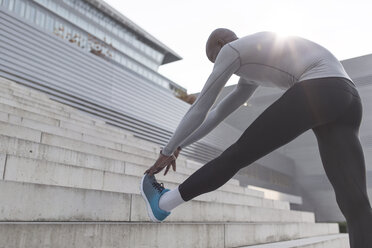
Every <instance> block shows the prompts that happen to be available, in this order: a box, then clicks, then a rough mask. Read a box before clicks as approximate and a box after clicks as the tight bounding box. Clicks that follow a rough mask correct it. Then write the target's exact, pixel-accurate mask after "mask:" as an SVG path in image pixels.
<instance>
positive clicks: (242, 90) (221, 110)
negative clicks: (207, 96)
mask: <svg viewBox="0 0 372 248" xmlns="http://www.w3.org/2000/svg"><path fill="white" fill-rule="evenodd" d="M257 87H258V85H257V84H250V83H248V82H247V81H246V80H245V79H243V78H240V80H239V82H238V84H237V85H236V87H235V89H234V90H233V91H231V92H230V93H229V94H228V95H227V96H225V97H224V98H223V99H222V100H221V102H219V103H218V105H217V106H216V107H214V108H213V109H212V110H211V111H210V112H209V113H208V115H207V118H206V119H205V121H204V122H203V123H202V124H201V125H200V127H199V128H198V129H197V130H196V131H195V132H193V133H192V134H191V135H190V136H188V137H187V139H185V140H184V141H183V142H182V143H181V144H180V145H179V146H180V147H181V148H184V147H186V146H188V145H190V144H192V143H194V142H196V141H197V140H200V139H201V138H203V137H204V136H206V135H207V134H208V133H209V132H210V131H212V130H213V129H214V128H215V127H216V126H218V124H220V123H221V121H223V120H224V119H225V118H226V117H227V116H229V115H230V114H231V113H233V112H234V111H235V110H236V109H238V108H239V107H240V106H241V105H242V104H243V103H244V102H246V101H247V100H248V99H249V98H250V97H251V96H252V94H253V93H254V92H255V90H256V89H257Z"/></svg>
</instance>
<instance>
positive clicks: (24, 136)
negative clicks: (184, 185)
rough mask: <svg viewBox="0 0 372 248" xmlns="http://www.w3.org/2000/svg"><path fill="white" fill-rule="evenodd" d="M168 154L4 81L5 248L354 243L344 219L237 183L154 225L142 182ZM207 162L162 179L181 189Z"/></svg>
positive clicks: (314, 247)
mask: <svg viewBox="0 0 372 248" xmlns="http://www.w3.org/2000/svg"><path fill="white" fill-rule="evenodd" d="M159 149H160V146H159V145H156V144H153V143H150V142H147V141H144V140H140V139H138V138H136V137H134V136H133V135H132V134H131V133H129V132H126V131H124V130H122V129H119V128H115V127H112V126H109V125H106V124H105V123H104V121H102V120H100V119H97V118H94V117H92V116H90V115H87V114H85V113H82V112H80V111H78V110H76V109H74V108H71V107H69V106H66V105H64V104H61V103H58V102H55V101H52V100H50V99H49V98H48V97H47V96H46V95H45V94H42V93H40V92H37V91H34V90H31V89H29V88H27V87H24V86H21V85H18V84H16V83H14V82H11V81H9V80H6V79H4V78H0V176H1V179H2V180H0V199H1V204H0V220H1V221H2V222H1V223H0V248H1V247H7V248H12V247H17V248H18V247H27V248H33V247H35V248H36V247H37V248H42V247H69V248H71V247H79V248H85V247H86V248H88V247H89V248H92V247H105V248H106V247H203V248H204V247H213V248H215V247H216V248H217V247H262V248H263V247H302V248H305V247H306V248H310V247H311V248H318V247H322V248H331V247H340V248H344V247H345V248H346V247H349V246H348V235H347V234H339V228H338V225H337V223H315V221H314V220H315V219H314V214H313V213H311V212H303V211H294V210H290V208H289V203H288V202H286V201H278V200H272V199H267V198H265V197H264V193H263V192H262V191H258V190H254V189H249V188H246V187H241V186H239V182H238V181H237V180H235V179H231V180H230V181H229V182H227V183H226V184H225V185H224V186H222V187H220V188H219V189H218V190H216V191H214V192H210V193H207V194H204V195H201V196H198V197H197V198H195V199H193V200H192V201H189V202H187V203H185V204H183V205H181V206H179V207H177V208H176V209H174V210H173V211H172V214H171V215H170V216H169V217H168V218H167V219H166V221H165V222H164V223H160V224H158V223H152V222H150V221H149V218H148V216H147V213H146V207H145V203H144V201H143V199H142V198H141V196H140V192H139V183H140V179H141V177H142V175H143V173H144V171H145V170H146V169H147V168H149V167H150V166H152V165H153V163H154V162H155V161H156V159H157V158H158V155H159V151H160V150H159ZM200 166H202V165H201V164H199V163H197V162H194V161H191V160H188V159H186V157H184V156H182V152H181V154H180V156H179V158H178V160H177V172H174V171H173V170H171V171H170V172H169V173H168V175H167V176H165V177H164V176H162V173H159V174H156V177H157V179H158V181H160V182H163V183H164V185H165V187H167V188H174V187H176V186H177V185H178V184H180V183H181V182H183V181H184V180H185V179H186V178H187V177H188V176H189V175H190V174H192V173H193V172H194V171H195V170H196V169H197V168H199V167H200ZM288 240H291V241H288ZM252 245H253V246H252Z"/></svg>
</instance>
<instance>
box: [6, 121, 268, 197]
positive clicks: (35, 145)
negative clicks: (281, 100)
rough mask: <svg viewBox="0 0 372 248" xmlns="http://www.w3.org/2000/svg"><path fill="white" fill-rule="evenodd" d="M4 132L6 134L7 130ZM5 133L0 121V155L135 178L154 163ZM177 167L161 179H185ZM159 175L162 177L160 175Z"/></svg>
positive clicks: (102, 149)
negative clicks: (123, 174) (33, 159)
mask: <svg viewBox="0 0 372 248" xmlns="http://www.w3.org/2000/svg"><path fill="white" fill-rule="evenodd" d="M3 127H5V128H3ZM8 129H9V130H10V131H8ZM1 133H5V135H2V134H1ZM7 133H10V135H12V134H14V129H13V128H7V125H6V124H5V125H2V123H1V122H0V140H1V144H0V152H2V153H7V154H12V155H18V156H23V157H29V158H35V159H44V160H48V161H51V162H57V163H65V164H69V165H74V166H81V167H88V168H93V169H97V170H104V171H110V172H115V173H127V172H128V173H130V174H133V173H137V175H142V174H143V172H144V171H145V170H146V169H147V168H149V167H150V166H152V164H153V163H154V161H155V160H154V159H149V158H145V157H143V156H141V155H136V154H133V153H128V152H121V151H117V150H112V149H108V148H105V147H101V146H97V145H93V144H86V143H84V142H79V143H78V144H76V141H75V140H69V141H70V142H72V143H73V144H75V147H74V145H61V144H62V142H63V141H65V140H66V138H64V137H62V136H55V135H49V134H46V133H43V136H42V138H41V140H42V143H39V141H38V140H33V141H30V140H25V139H21V137H17V138H13V137H12V136H10V135H9V136H8V135H6V134H7ZM25 133H26V134H28V135H29V134H30V133H29V132H28V131H26V132H25ZM21 134H22V132H21V131H20V130H18V132H17V133H16V135H17V136H20V135H21ZM45 137H47V138H45ZM49 141H52V142H49ZM53 141H55V142H53ZM125 166H126V167H127V168H126V169H127V172H126V170H125V169H124V168H125ZM138 166H141V167H138ZM177 167H178V171H179V172H180V173H178V172H177V171H176V172H174V171H173V170H172V171H171V172H170V173H169V174H168V175H167V176H165V177H164V176H163V177H164V179H165V180H167V181H170V180H171V181H172V182H176V183H181V182H182V181H184V180H186V178H187V177H188V173H189V169H187V168H185V166H182V164H179V163H178V166H177ZM159 174H160V173H159ZM159 176H160V177H162V175H159ZM232 180H235V179H232ZM230 181H231V180H230ZM230 181H228V182H227V183H226V184H225V185H223V186H222V187H221V188H220V190H222V191H227V192H235V193H240V194H244V195H251V196H256V197H262V195H263V194H262V192H260V191H256V190H248V189H247V188H244V187H240V186H237V185H236V184H235V182H230Z"/></svg>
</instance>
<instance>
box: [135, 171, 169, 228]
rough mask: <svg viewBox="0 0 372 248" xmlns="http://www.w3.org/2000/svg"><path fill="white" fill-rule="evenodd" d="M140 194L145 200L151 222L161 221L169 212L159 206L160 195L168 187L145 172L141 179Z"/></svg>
mask: <svg viewBox="0 0 372 248" xmlns="http://www.w3.org/2000/svg"><path fill="white" fill-rule="evenodd" d="M140 190H141V195H142V197H143V199H144V200H145V202H146V208H147V214H148V215H149V217H150V219H151V220H152V221H153V222H162V221H163V220H164V219H165V218H166V217H167V216H168V215H170V212H167V211H164V210H163V209H161V208H160V207H159V200H160V197H161V196H162V195H163V194H164V193H165V192H167V191H169V189H165V188H164V186H163V184H162V183H158V182H157V181H156V178H155V176H154V175H149V174H148V173H146V174H145V175H144V176H143V177H142V180H141V187H140Z"/></svg>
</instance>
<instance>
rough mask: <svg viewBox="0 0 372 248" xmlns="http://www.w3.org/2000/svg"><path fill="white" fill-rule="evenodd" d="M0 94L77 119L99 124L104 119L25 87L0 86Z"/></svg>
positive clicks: (102, 122)
mask: <svg viewBox="0 0 372 248" xmlns="http://www.w3.org/2000/svg"><path fill="white" fill-rule="evenodd" d="M19 87H22V86H19ZM0 95H1V96H2V97H6V98H7V99H13V100H16V101H17V102H19V103H23V104H31V105H40V106H42V107H43V108H46V109H47V110H49V111H50V110H52V111H53V112H55V113H62V114H69V115H71V117H76V118H77V119H79V120H83V121H86V120H89V121H94V122H97V123H101V124H104V123H105V121H103V120H101V119H99V118H97V117H94V116H91V115H88V114H87V113H84V112H82V111H79V110H77V109H75V108H73V107H70V106H67V105H65V104H62V103H59V102H57V101H54V100H51V99H50V98H49V97H48V96H47V95H46V94H44V93H42V92H37V93H35V92H34V91H29V90H28V89H27V88H23V89H19V88H15V87H6V86H5V87H4V86H2V87H1V86H0Z"/></svg>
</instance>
